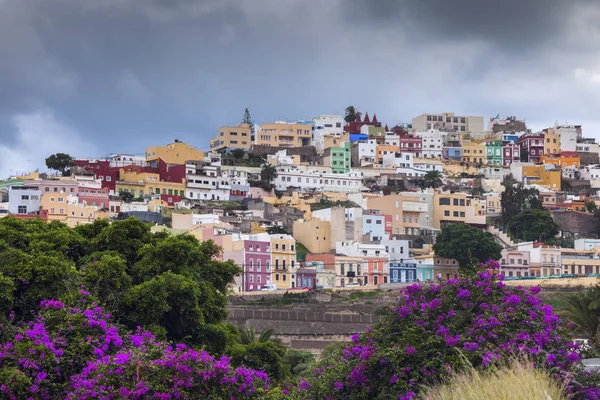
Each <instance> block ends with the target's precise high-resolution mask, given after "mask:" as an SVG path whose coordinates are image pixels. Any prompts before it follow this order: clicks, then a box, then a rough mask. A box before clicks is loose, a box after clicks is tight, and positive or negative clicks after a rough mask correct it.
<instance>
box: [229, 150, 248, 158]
mask: <svg viewBox="0 0 600 400" xmlns="http://www.w3.org/2000/svg"><path fill="white" fill-rule="evenodd" d="M231 155H232V156H233V158H234V159H236V160H241V159H242V158H244V156H245V155H246V152H245V151H244V150H243V149H233V150H232V151H231Z"/></svg>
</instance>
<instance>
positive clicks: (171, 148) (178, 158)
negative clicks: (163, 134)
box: [146, 140, 204, 166]
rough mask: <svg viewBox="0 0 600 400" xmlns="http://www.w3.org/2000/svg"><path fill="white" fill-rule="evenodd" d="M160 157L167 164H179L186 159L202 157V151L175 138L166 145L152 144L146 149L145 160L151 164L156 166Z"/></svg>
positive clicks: (199, 158)
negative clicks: (152, 145)
mask: <svg viewBox="0 0 600 400" xmlns="http://www.w3.org/2000/svg"><path fill="white" fill-rule="evenodd" d="M159 159H162V160H163V161H164V162H165V163H167V164H175V165H181V164H185V162H186V161H188V160H202V159H204V152H203V151H202V150H196V149H195V148H193V147H192V146H190V145H189V144H185V143H183V142H180V141H179V140H175V141H174V142H173V143H169V144H168V145H166V146H154V147H148V148H147V149H146V162H147V163H149V164H150V165H151V166H157V165H158V160H159Z"/></svg>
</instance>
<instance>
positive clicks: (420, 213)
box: [367, 193, 428, 235]
mask: <svg viewBox="0 0 600 400" xmlns="http://www.w3.org/2000/svg"><path fill="white" fill-rule="evenodd" d="M367 207H368V208H369V209H370V210H378V211H379V213H380V214H385V215H390V216H391V220H392V221H391V222H392V235H421V234H424V233H425V232H424V231H425V229H423V226H424V224H425V221H424V219H425V218H427V211H428V206H427V203H426V202H424V201H421V199H419V198H416V197H411V196H409V195H406V194H404V193H400V194H392V195H388V196H381V197H373V198H369V199H368V200H367Z"/></svg>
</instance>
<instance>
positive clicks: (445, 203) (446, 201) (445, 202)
mask: <svg viewBox="0 0 600 400" xmlns="http://www.w3.org/2000/svg"><path fill="white" fill-rule="evenodd" d="M439 204H440V206H449V205H450V199H449V198H448V197H442V198H440V200H439Z"/></svg>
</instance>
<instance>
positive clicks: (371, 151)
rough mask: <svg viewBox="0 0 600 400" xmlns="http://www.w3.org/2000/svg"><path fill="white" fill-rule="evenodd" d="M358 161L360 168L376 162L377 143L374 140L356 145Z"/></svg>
mask: <svg viewBox="0 0 600 400" xmlns="http://www.w3.org/2000/svg"><path fill="white" fill-rule="evenodd" d="M358 159H359V163H360V166H361V167H362V166H363V165H367V164H375V162H376V160H377V141H376V140H375V139H369V140H367V141H366V142H359V143H358Z"/></svg>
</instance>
